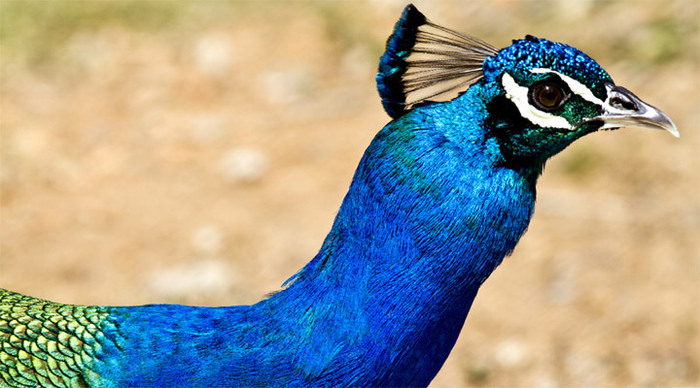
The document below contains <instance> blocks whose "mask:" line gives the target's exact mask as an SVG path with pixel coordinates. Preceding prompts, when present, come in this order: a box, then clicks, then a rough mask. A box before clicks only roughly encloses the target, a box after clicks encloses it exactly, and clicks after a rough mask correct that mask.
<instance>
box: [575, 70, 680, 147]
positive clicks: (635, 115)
mask: <svg viewBox="0 0 700 388" xmlns="http://www.w3.org/2000/svg"><path fill="white" fill-rule="evenodd" d="M605 88H606V90H607V92H608V98H607V99H606V100H605V102H604V104H603V114H602V115H600V116H597V117H594V118H592V119H590V120H588V121H602V122H603V126H602V127H601V128H600V129H609V128H621V127H640V128H651V129H665V130H667V131H669V132H671V134H672V135H673V136H675V137H679V136H680V135H679V133H678V128H676V124H674V123H673V121H671V118H670V117H668V115H667V114H666V113H664V112H662V111H661V110H659V109H658V108H655V107H653V106H651V105H649V104H647V103H646V102H644V101H642V100H640V99H639V97H637V96H635V95H634V93H632V92H630V91H629V90H627V89H625V88H623V87H622V86H616V85H613V84H611V83H608V84H606V85H605Z"/></svg>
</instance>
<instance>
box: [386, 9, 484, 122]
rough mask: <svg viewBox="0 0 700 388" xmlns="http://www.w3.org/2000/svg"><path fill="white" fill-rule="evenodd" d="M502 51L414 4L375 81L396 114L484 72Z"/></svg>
mask: <svg viewBox="0 0 700 388" xmlns="http://www.w3.org/2000/svg"><path fill="white" fill-rule="evenodd" d="M497 53H498V50H496V49H495V48H494V47H493V46H491V45H489V44H487V43H484V42H482V41H480V40H478V39H476V38H473V37H471V36H468V35H465V34H461V33H459V32H456V31H453V30H450V29H448V28H445V27H441V26H438V25H436V24H434V23H431V22H430V21H429V20H428V19H426V18H425V16H424V15H423V14H422V13H420V11H418V10H417V9H416V8H415V7H414V6H413V5H412V4H409V5H408V6H406V8H405V9H404V11H403V13H402V14H401V18H400V19H399V21H398V22H397V23H396V25H395V26H394V31H393V33H392V34H391V36H390V37H389V40H388V41H387V44H386V51H385V52H384V54H383V55H382V57H381V58H380V60H379V71H378V72H377V77H376V82H377V89H378V90H379V95H380V97H381V98H382V104H383V105H384V110H385V111H386V112H387V113H388V114H389V116H391V117H392V118H397V117H400V116H402V115H403V114H404V113H406V112H407V111H409V110H410V109H411V108H412V107H413V106H415V105H418V104H420V103H423V102H425V101H428V100H431V99H433V98H436V97H440V96H443V95H445V94H447V93H450V92H452V91H454V90H458V89H466V87H468V86H469V85H471V84H473V83H474V82H476V81H478V80H479V79H480V78H481V77H483V75H484V74H483V68H482V66H483V62H484V61H485V60H486V59H487V58H489V57H491V56H494V55H496V54H497Z"/></svg>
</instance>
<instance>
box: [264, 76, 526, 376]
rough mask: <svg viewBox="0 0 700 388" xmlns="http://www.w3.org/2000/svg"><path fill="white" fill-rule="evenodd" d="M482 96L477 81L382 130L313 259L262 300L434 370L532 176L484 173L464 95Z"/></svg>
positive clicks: (489, 163) (481, 132)
mask: <svg viewBox="0 0 700 388" xmlns="http://www.w3.org/2000/svg"><path fill="white" fill-rule="evenodd" d="M485 92H487V91H484V90H482V89H481V88H480V85H478V84H477V85H474V86H473V87H472V88H470V89H469V90H468V91H467V92H466V93H465V94H464V95H462V96H461V97H459V98H458V99H456V100H453V101H452V102H449V103H436V104H429V105H425V106H422V107H419V108H416V109H414V110H413V111H411V112H409V113H407V114H406V115H404V116H402V117H400V118H399V119H396V120H394V121H393V122H391V123H390V124H389V125H387V126H386V127H385V128H384V129H383V130H382V131H381V132H379V134H378V135H377V136H376V137H375V139H374V140H373V142H372V143H371V144H370V146H369V147H368V149H367V151H366V152H365V155H364V157H363V158H362V160H361V162H360V165H359V167H358V169H357V171H356V173H355V176H354V178H353V181H352V184H351V186H350V189H349V191H348V194H347V195H346V197H345V199H344V201H343V204H342V206H341V208H340V211H339V213H338V215H337V217H336V219H335V222H334V225H333V228H332V230H331V232H330V233H329V234H328V236H327V238H326V240H325V242H324V244H323V246H322V248H321V250H320V252H319V253H318V255H317V256H316V257H315V258H314V260H313V261H311V262H310V263H309V264H308V265H307V266H306V267H305V268H304V269H303V270H302V271H301V272H300V273H298V274H297V275H295V277H294V278H292V279H291V280H290V285H289V287H288V288H287V289H285V290H283V291H282V292H280V293H278V294H276V295H275V296H273V297H272V298H271V299H272V301H271V302H273V301H274V299H276V298H282V299H284V301H285V302H284V303H289V299H292V298H293V299H298V303H302V304H303V303H307V304H308V309H309V311H313V314H314V315H315V317H314V320H315V321H319V320H326V319H327V320H335V319H338V322H344V323H343V325H344V326H343V327H336V328H334V335H335V336H337V337H338V336H339V337H340V340H341V341H348V340H350V342H352V341H365V340H374V339H376V340H377V344H382V345H381V346H383V347H385V348H386V349H384V350H386V351H387V352H389V353H391V352H396V350H397V349H409V348H410V349H415V351H414V352H415V353H420V352H423V353H424V354H425V355H426V357H424V358H421V357H420V356H419V355H412V356H411V357H407V358H406V359H407V360H411V361H410V362H413V363H415V362H416V359H420V360H421V361H420V362H419V363H418V364H420V365H423V367H424V368H425V369H426V371H425V372H426V374H427V373H428V370H429V369H431V368H435V367H436V365H435V364H436V360H439V361H437V362H438V364H437V368H439V366H440V365H441V364H442V361H444V359H445V358H446V357H447V354H448V353H449V350H450V349H451V348H452V346H453V344H454V342H455V340H456V338H457V335H458V333H459V331H460V329H461V327H462V324H463V322H464V319H465V318H466V315H467V312H468V310H469V308H470V306H471V303H472V301H473V299H474V297H475V295H476V292H477V290H478V288H479V286H480V285H481V283H482V282H483V281H484V280H485V279H486V278H487V277H488V276H489V275H490V273H491V272H492V271H493V269H494V268H495V267H496V266H497V265H498V264H499V263H500V262H501V260H502V259H503V257H504V256H505V255H507V254H509V253H510V251H511V250H512V249H513V248H514V247H515V244H516V243H517V241H518V239H519V238H520V236H521V235H522V233H524V231H525V229H526V227H527V225H528V223H529V220H530V217H531V214H532V210H533V207H534V199H535V198H534V197H535V194H534V192H533V191H532V187H534V182H531V180H533V179H536V175H537V174H531V175H533V176H529V177H528V176H525V175H527V174H523V173H522V172H519V171H515V170H513V169H510V168H497V169H494V168H493V166H494V165H499V163H500V164H502V162H503V161H502V156H501V155H500V150H499V148H498V145H497V144H496V143H495V140H494V139H491V138H489V137H488V136H487V133H488V128H486V127H485V124H483V123H485V121H486V116H485V113H484V112H485V110H486V107H485V106H483V104H481V103H479V102H478V101H482V98H472V96H471V93H485ZM470 104H471V105H472V106H469V107H467V106H465V105H470ZM468 116H469V117H468ZM455 123H465V124H463V125H459V124H455ZM466 123H468V124H466ZM480 123H482V124H483V125H481V126H480V125H479V124H480ZM470 126H473V127H470ZM422 128H430V129H429V130H423V129H422ZM484 215H489V216H488V217H487V218H486V217H485V216H484ZM329 284H331V285H332V286H330V287H329V286H328V285H329ZM321 290H324V291H323V292H321ZM328 290H333V291H330V292H328ZM340 317H342V318H340ZM347 322H352V323H353V324H352V325H350V326H352V327H349V326H348V324H347ZM408 331H411V332H412V334H411V335H408V334H407V332H408ZM380 339H381V341H380ZM407 339H410V341H412V342H413V343H411V344H406V343H402V341H404V340H407ZM324 341H326V342H327V340H324ZM378 346H379V345H378ZM368 348H370V349H371V347H368ZM377 351H379V349H377ZM442 355H444V357H441V356H442ZM367 359H377V360H381V359H382V358H381V357H375V358H367ZM394 362H402V361H401V358H400V357H397V358H396V359H395V360H394ZM413 368H418V367H416V366H413ZM378 370H382V369H378Z"/></svg>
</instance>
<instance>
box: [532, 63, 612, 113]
mask: <svg viewBox="0 0 700 388" xmlns="http://www.w3.org/2000/svg"><path fill="white" fill-rule="evenodd" d="M530 73H535V74H538V73H554V74H556V75H557V76H559V78H560V79H561V80H562V81H564V82H565V83H566V85H567V86H568V87H569V89H571V92H572V93H574V94H576V95H578V96H581V98H583V99H584V100H586V101H588V102H592V103H594V104H596V105H600V106H603V105H605V103H604V102H603V101H602V100H601V99H600V98H598V97H596V96H595V95H594V94H593V92H591V89H588V88H587V87H586V85H584V84H582V83H580V82H578V81H576V80H575V79H573V78H571V77H569V76H566V75H564V74H561V73H558V72H556V71H554V70H551V69H544V68H537V69H532V70H530Z"/></svg>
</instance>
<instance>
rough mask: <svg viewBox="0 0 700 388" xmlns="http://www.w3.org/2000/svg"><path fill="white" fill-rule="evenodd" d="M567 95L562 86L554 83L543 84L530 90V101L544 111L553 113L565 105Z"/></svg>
mask: <svg viewBox="0 0 700 388" xmlns="http://www.w3.org/2000/svg"><path fill="white" fill-rule="evenodd" d="M566 98H567V93H566V92H565V91H564V89H562V88H561V87H560V86H558V85H555V84H552V83H541V84H537V85H534V86H533V87H532V88H531V89H530V100H531V101H532V103H534V105H535V106H536V107H537V108H538V109H541V110H543V111H547V112H549V111H553V110H555V109H557V108H559V107H560V106H562V105H563V104H564V102H565V101H566Z"/></svg>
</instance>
